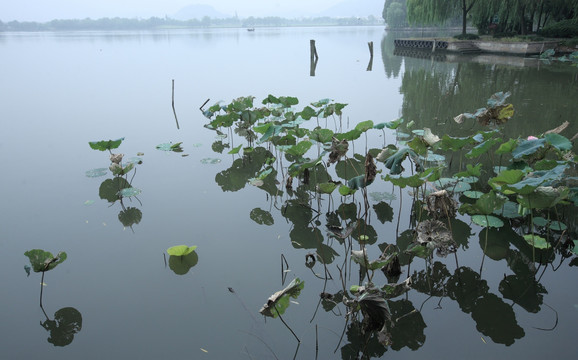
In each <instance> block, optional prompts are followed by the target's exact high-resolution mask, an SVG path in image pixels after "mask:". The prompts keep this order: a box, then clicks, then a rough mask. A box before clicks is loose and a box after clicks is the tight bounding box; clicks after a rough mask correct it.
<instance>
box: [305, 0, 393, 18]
mask: <svg viewBox="0 0 578 360" xmlns="http://www.w3.org/2000/svg"><path fill="white" fill-rule="evenodd" d="M383 5H384V0H345V1H343V2H341V3H339V4H335V5H333V6H332V7H330V8H329V9H327V10H325V11H322V12H321V13H319V14H316V16H330V17H351V16H358V17H366V16H369V15H373V16H375V17H378V18H381V15H382V12H383Z"/></svg>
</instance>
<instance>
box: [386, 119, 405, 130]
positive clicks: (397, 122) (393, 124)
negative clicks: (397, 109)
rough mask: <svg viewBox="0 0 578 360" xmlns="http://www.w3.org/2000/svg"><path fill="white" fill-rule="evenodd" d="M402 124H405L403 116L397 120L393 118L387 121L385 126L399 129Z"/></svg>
mask: <svg viewBox="0 0 578 360" xmlns="http://www.w3.org/2000/svg"><path fill="white" fill-rule="evenodd" d="M401 124H403V118H399V119H397V120H392V121H388V122H386V123H385V126H386V127H387V128H388V129H392V130H395V129H397V128H398V127H399V126H400V125H401Z"/></svg>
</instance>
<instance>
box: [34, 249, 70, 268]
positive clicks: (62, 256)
mask: <svg viewBox="0 0 578 360" xmlns="http://www.w3.org/2000/svg"><path fill="white" fill-rule="evenodd" d="M24 256H26V257H28V259H29V260H30V265H32V269H33V270H34V272H45V271H49V270H52V269H54V268H55V267H56V266H57V265H58V264H60V263H62V262H63V261H64V260H66V253H65V252H64V251H61V252H59V253H58V254H57V255H56V256H54V255H52V253H50V252H48V251H44V250H41V249H33V250H28V251H27V252H25V253H24Z"/></svg>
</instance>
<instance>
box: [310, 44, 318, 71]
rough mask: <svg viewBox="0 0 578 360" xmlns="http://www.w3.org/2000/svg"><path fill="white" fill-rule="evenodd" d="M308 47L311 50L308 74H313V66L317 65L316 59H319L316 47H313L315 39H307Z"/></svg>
mask: <svg viewBox="0 0 578 360" xmlns="http://www.w3.org/2000/svg"><path fill="white" fill-rule="evenodd" d="M309 48H310V52H311V61H310V70H309V75H310V76H315V68H316V67H317V60H319V56H318V55H317V48H316V47H315V40H309Z"/></svg>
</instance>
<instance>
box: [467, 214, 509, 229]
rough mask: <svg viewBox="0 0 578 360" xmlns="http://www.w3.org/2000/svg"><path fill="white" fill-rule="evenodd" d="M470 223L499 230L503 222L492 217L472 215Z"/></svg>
mask: <svg viewBox="0 0 578 360" xmlns="http://www.w3.org/2000/svg"><path fill="white" fill-rule="evenodd" d="M472 221H473V222H474V223H475V224H478V225H480V226H483V227H494V228H501V227H502V226H504V222H503V221H502V220H500V218H497V217H495V216H492V215H473V216H472Z"/></svg>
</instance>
